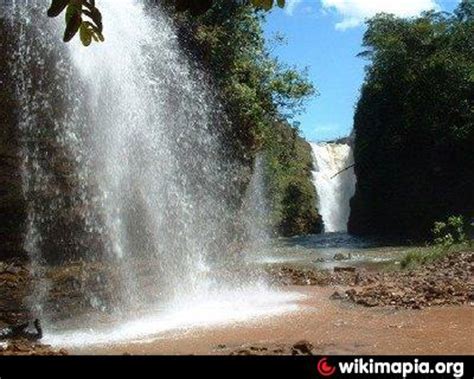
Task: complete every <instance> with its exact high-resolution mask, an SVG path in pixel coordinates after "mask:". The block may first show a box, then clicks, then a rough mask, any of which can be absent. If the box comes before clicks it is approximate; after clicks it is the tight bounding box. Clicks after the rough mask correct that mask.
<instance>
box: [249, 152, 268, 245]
mask: <svg viewBox="0 0 474 379" xmlns="http://www.w3.org/2000/svg"><path fill="white" fill-rule="evenodd" d="M243 221H244V224H245V225H244V226H245V235H246V241H247V244H248V247H249V248H250V249H252V248H258V247H261V246H264V245H266V244H268V242H269V241H270V238H271V234H272V231H271V222H270V204H269V203H268V195H267V191H266V184H265V158H264V156H263V155H262V154H258V155H257V156H256V158H255V162H254V168H253V172H252V176H251V179H250V183H249V185H248V188H247V191H246V194H245V199H244V213H243Z"/></svg>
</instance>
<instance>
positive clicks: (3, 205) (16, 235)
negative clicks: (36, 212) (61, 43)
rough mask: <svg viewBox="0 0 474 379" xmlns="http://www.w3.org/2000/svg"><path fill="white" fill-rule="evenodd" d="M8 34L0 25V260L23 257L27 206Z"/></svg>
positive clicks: (10, 42)
mask: <svg viewBox="0 0 474 379" xmlns="http://www.w3.org/2000/svg"><path fill="white" fill-rule="evenodd" d="M10 36H11V34H10V33H9V31H8V30H7V28H6V27H5V26H4V25H3V24H2V23H1V22H0V46H2V53H1V54H0V86H1V90H0V215H1V217H0V260H1V259H4V258H7V257H12V256H23V255H24V253H23V252H22V251H23V250H22V245H23V237H22V236H23V230H24V223H25V220H26V203H25V200H24V197H23V193H22V178H21V163H22V160H21V155H20V154H21V151H20V141H19V138H20V136H19V133H18V129H17V127H16V125H17V121H16V113H15V109H17V103H16V100H15V94H14V87H13V80H12V78H11V77H10V70H9V69H8V65H9V63H8V59H9V55H8V54H6V53H4V52H5V51H9V47H10V46H11V44H12V41H11V38H10Z"/></svg>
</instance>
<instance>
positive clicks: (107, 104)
mask: <svg viewBox="0 0 474 379" xmlns="http://www.w3.org/2000/svg"><path fill="white" fill-rule="evenodd" d="M39 3H42V4H41V5H39ZM47 3H48V2H34V4H28V5H24V4H23V5H19V4H17V5H15V2H13V5H12V12H11V20H10V21H11V23H12V25H11V28H12V34H11V35H12V46H10V47H9V48H10V49H11V50H12V51H11V57H12V59H11V67H10V70H11V73H12V82H14V83H15V86H16V94H17V97H18V99H17V100H18V112H17V113H18V116H17V117H18V125H19V130H20V131H21V142H22V149H23V162H24V164H23V188H24V194H25V198H26V200H27V204H28V209H27V213H28V218H27V225H26V238H25V246H24V247H25V250H26V251H27V252H28V254H29V256H30V261H31V270H32V273H33V275H34V277H35V284H34V288H35V289H34V291H33V296H31V299H30V303H31V307H32V312H33V313H34V314H35V315H34V316H36V317H40V318H41V319H42V320H44V323H45V325H46V332H47V333H46V335H47V337H48V335H50V336H51V335H52V334H54V333H53V332H52V331H54V330H56V329H58V328H59V326H58V325H60V322H63V323H64V325H66V326H65V327H64V328H65V329H61V330H67V329H68V328H69V327H70V328H72V329H74V328H78V327H79V328H80V327H86V330H90V331H89V332H87V333H89V334H87V333H86V332H83V333H82V334H81V333H79V334H77V333H76V334H74V335H61V336H62V337H57V339H56V340H55V339H54V338H52V337H50V338H52V339H50V340H49V341H52V342H58V341H59V343H61V342H67V343H69V342H71V340H73V339H74V338H78V339H80V340H81V341H83V342H84V341H87V342H91V341H92V342H93V341H102V340H103V341H102V342H104V341H110V340H111V339H114V338H115V339H117V340H118V339H120V338H128V337H130V338H132V337H133V338H136V337H139V336H140V335H142V334H147V333H152V332H154V331H159V330H161V329H166V328H171V327H178V326H180V327H181V326H186V325H188V324H192V323H199V322H201V323H206V322H212V321H213V320H214V321H216V322H217V321H222V319H234V318H235V319H238V318H239V317H247V316H249V315H255V314H259V312H262V311H263V312H269V311H275V309H274V308H272V307H270V308H269V307H268V303H264V304H261V302H268V301H269V299H270V298H271V296H268V294H266V295H265V294H263V295H262V294H259V295H257V292H258V291H260V290H261V291H267V289H266V286H265V285H264V284H262V283H261V281H260V279H259V278H258V276H257V275H252V272H250V271H249V269H248V267H246V266H245V265H244V264H243V263H242V262H243V260H242V259H241V257H239V253H238V252H237V253H236V252H232V251H230V249H228V246H232V244H233V242H234V239H237V237H235V236H234V234H235V233H234V232H233V231H234V226H235V222H236V220H235V218H236V217H235V215H236V214H238V209H237V208H238V207H239V206H240V205H239V201H237V199H238V198H239V196H238V191H237V189H238V188H241V187H242V185H241V183H240V182H239V180H240V179H239V178H240V177H241V176H240V168H239V166H238V165H237V164H235V163H234V161H233V160H232V159H231V158H229V157H228V156H227V154H226V153H225V151H224V146H225V143H224V142H225V141H224V139H225V130H226V128H227V127H228V124H227V122H226V119H225V117H224V115H223V113H222V112H221V111H220V110H219V108H220V107H219V104H218V102H216V101H215V99H214V98H213V96H212V95H211V94H212V93H213V91H210V90H209V89H208V88H207V87H206V84H205V83H206V80H205V78H204V76H203V75H201V74H200V73H199V71H198V70H196V69H194V68H193V67H192V65H191V64H190V63H189V61H188V60H187V58H186V56H185V55H184V54H183V53H182V52H181V51H180V47H179V42H178V40H177V37H176V34H175V33H174V30H173V27H172V25H171V22H170V21H169V20H168V18H167V16H166V15H165V14H164V12H162V11H161V10H160V8H159V7H153V8H145V6H144V5H141V4H139V3H138V2H136V1H133V0H121V1H120V2H117V1H115V0H107V1H106V0H103V1H101V2H100V9H101V11H102V13H103V17H104V25H105V29H104V34H105V38H106V41H105V42H104V43H101V44H95V45H93V46H90V47H88V48H85V47H83V46H82V45H81V44H80V42H79V41H78V38H76V39H75V40H73V41H72V42H71V43H70V44H64V43H63V42H62V41H61V35H62V32H63V28H64V22H63V20H51V19H48V18H47V17H46V16H45V14H46V7H47V6H48V4H47ZM234 245H236V244H234ZM249 291H251V293H250V292H249ZM239 294H241V295H239ZM278 296H279V295H276V294H275V298H278ZM275 298H274V299H275ZM278 301H280V300H277V302H278ZM259 304H260V305H262V307H261V308H259V309H258V310H255V309H257V308H258V306H259ZM206 307H208V308H206ZM226 307H227V308H226ZM252 307H254V308H255V309H254V308H252ZM145 312H147V314H148V315H149V314H150V312H151V313H152V314H153V315H156V314H158V315H159V316H160V318H159V321H157V320H156V319H155V318H148V319H146V320H148V321H146V322H145V321H144V322H140V323H132V324H126V325H128V326H127V327H126V326H124V324H123V323H121V324H120V325H121V327H120V328H116V329H114V331H113V332H112V331H105V332H103V333H102V334H101V333H99V332H98V331H96V330H92V329H89V328H92V327H94V326H96V325H97V323H94V322H91V321H89V316H90V315H91V314H97V313H101V314H107V315H111V316H113V318H115V319H118V318H121V320H130V319H131V317H138V316H139V315H140V314H141V313H145ZM173 312H174V313H173ZM226 312H227V313H226ZM223 313H226V314H223ZM80 314H87V317H88V318H87V320H86V321H85V320H81V321H75V322H72V321H71V320H70V319H71V316H72V315H80ZM147 317H148V316H147ZM61 320H62V321H61ZM102 322H104V321H102ZM71 325H72V326H71ZM48 332H49V334H48ZM58 333H59V332H58ZM101 338H102V340H101Z"/></svg>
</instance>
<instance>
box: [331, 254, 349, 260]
mask: <svg viewBox="0 0 474 379" xmlns="http://www.w3.org/2000/svg"><path fill="white" fill-rule="evenodd" d="M333 259H334V260H335V261H347V260H348V259H351V255H350V254H344V253H337V254H336V255H334V258H333Z"/></svg>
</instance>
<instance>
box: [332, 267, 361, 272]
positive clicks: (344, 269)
mask: <svg viewBox="0 0 474 379" xmlns="http://www.w3.org/2000/svg"><path fill="white" fill-rule="evenodd" d="M334 272H356V268H355V267H334Z"/></svg>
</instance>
